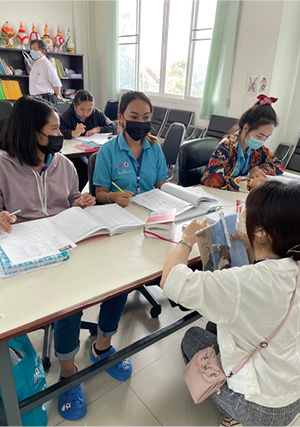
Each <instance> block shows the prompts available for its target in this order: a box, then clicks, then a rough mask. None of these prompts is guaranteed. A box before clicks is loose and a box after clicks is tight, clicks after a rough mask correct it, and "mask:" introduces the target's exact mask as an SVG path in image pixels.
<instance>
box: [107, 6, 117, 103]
mask: <svg viewBox="0 0 300 427" xmlns="http://www.w3.org/2000/svg"><path fill="white" fill-rule="evenodd" d="M106 52H107V56H106V61H107V63H106V75H107V90H106V92H107V99H110V98H118V1H117V0H109V1H106Z"/></svg>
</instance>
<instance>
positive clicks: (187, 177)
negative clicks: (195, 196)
mask: <svg viewBox="0 0 300 427" xmlns="http://www.w3.org/2000/svg"><path fill="white" fill-rule="evenodd" d="M218 143H219V141H218V139H216V138H200V139H193V140H191V141H186V142H183V144H182V145H181V146H180V149H179V161H178V163H179V166H178V168H179V182H178V184H179V185H182V186H183V187H189V186H191V185H197V184H200V181H201V178H202V175H203V173H204V171H205V168H206V166H207V164H208V162H209V159H210V157H211V155H212V153H213V152H214V150H215V148H216V147H217V145H218Z"/></svg>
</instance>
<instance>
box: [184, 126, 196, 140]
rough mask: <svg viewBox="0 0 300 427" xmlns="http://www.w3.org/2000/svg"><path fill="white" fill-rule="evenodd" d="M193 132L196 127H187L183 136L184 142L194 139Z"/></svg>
mask: <svg viewBox="0 0 300 427" xmlns="http://www.w3.org/2000/svg"><path fill="white" fill-rule="evenodd" d="M195 130H196V126H191V125H190V126H189V127H187V129H186V131H185V134H184V141H188V140H189V139H194V138H193V135H194V132H195Z"/></svg>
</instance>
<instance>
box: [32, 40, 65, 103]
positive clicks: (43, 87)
mask: <svg viewBox="0 0 300 427" xmlns="http://www.w3.org/2000/svg"><path fill="white" fill-rule="evenodd" d="M45 52H46V45H45V43H44V42H43V41H42V40H32V42H31V43H30V55H31V57H32V59H33V60H34V64H33V67H32V70H31V72H30V75H29V93H30V95H34V96H40V97H41V98H43V99H46V100H47V101H50V102H52V103H53V104H55V105H57V99H61V94H60V88H61V86H62V84H61V81H60V79H59V77H58V75H57V71H56V68H55V66H54V65H53V64H52V62H51V61H49V60H48V59H47V57H46V56H45Z"/></svg>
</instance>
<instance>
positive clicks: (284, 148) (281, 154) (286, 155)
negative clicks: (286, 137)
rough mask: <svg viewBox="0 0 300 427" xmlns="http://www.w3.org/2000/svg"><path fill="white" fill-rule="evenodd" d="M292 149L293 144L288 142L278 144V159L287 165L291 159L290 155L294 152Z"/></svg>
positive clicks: (275, 154)
mask: <svg viewBox="0 0 300 427" xmlns="http://www.w3.org/2000/svg"><path fill="white" fill-rule="evenodd" d="M292 150H293V145H292V144H286V143H285V142H281V143H280V144H279V145H278V147H277V148H276V151H275V153H274V156H275V157H277V159H278V160H280V161H281V163H282V164H283V166H286V165H287V163H288V161H289V159H290V155H291V153H292Z"/></svg>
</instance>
